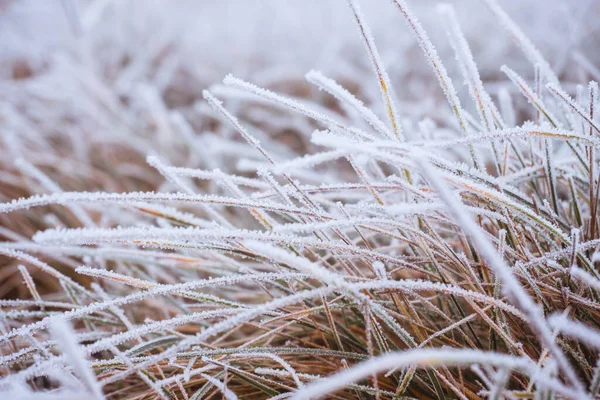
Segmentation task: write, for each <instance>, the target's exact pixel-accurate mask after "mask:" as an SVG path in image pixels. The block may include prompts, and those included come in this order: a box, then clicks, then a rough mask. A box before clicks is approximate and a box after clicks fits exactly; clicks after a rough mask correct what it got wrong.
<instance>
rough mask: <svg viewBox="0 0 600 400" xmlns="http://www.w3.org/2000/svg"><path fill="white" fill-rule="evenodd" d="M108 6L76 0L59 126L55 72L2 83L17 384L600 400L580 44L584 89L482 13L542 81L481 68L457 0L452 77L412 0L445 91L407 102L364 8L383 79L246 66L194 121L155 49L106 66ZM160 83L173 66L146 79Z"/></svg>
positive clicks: (6, 302)
mask: <svg viewBox="0 0 600 400" xmlns="http://www.w3.org/2000/svg"><path fill="white" fill-rule="evenodd" d="M101 3H103V2H96V3H92V5H90V8H88V9H86V12H85V13H84V15H83V17H82V19H81V20H80V19H79V16H78V13H77V7H76V4H75V3H72V2H68V1H66V2H64V7H65V11H66V12H67V16H68V20H69V21H70V23H71V24H72V25H73V29H74V31H73V33H74V34H75V35H77V37H79V38H80V42H79V48H78V49H79V50H77V51H78V53H76V58H75V60H76V61H74V60H73V59H71V58H69V56H67V55H63V56H57V57H56V60H55V62H56V63H57V65H58V66H59V67H56V68H59V69H60V71H61V72H60V73H59V75H60V74H63V75H60V76H61V77H62V78H61V79H63V80H64V81H65V82H71V81H72V80H75V81H77V85H75V86H78V89H77V90H76V91H75V92H74V93H76V94H77V96H80V97H81V98H79V97H78V98H74V99H72V100H73V101H72V103H71V105H72V107H73V111H72V112H71V113H66V114H64V115H63V114H60V113H55V114H53V108H54V107H56V103H57V102H58V100H57V99H58V98H60V97H61V96H62V95H63V94H62V93H55V94H51V93H50V92H51V91H52V87H51V86H50V85H49V81H48V80H47V79H48V77H47V76H44V75H43V74H42V73H40V75H35V74H33V71H30V72H31V73H32V74H33V76H29V77H25V78H23V79H24V81H25V82H19V80H17V79H16V78H15V77H11V78H10V79H8V80H6V81H3V82H2V84H3V85H4V86H2V87H1V88H0V89H2V90H4V91H6V93H8V95H7V98H8V99H9V101H6V102H2V103H1V104H0V105H1V107H0V116H1V117H2V121H3V122H4V123H5V128H6V130H5V132H6V133H5V135H4V136H3V137H2V138H1V139H0V140H1V143H3V144H4V145H5V146H4V148H2V149H0V150H1V155H2V159H0V163H1V164H0V165H2V171H1V173H0V196H1V198H2V202H1V203H0V236H2V239H3V240H2V241H1V242H0V257H2V259H1V260H2V265H3V268H2V270H1V272H0V276H2V278H4V279H3V283H2V284H1V285H0V297H1V298H0V316H1V318H0V328H1V330H0V371H1V372H0V373H1V377H0V393H3V394H5V395H6V396H17V397H18V398H30V397H33V396H40V395H41V394H42V393H43V394H44V395H47V396H48V398H82V397H90V398H94V399H103V398H106V399H150V398H152V399H155V398H156V399H184V400H191V399H196V400H197V399H211V398H225V399H262V398H264V399H287V398H289V399H312V398H321V397H326V398H334V399H349V398H350V399H370V398H375V399H401V398H419V399H425V398H431V399H446V398H458V399H478V398H489V399H502V398H507V399H514V398H524V399H562V398H574V399H588V398H589V399H592V398H597V397H598V396H600V393H599V392H600V358H599V353H598V349H599V348H600V322H599V321H600V271H599V270H598V262H600V251H598V250H597V249H598V248H599V246H600V226H599V221H598V205H599V204H598V201H599V197H600V182H599V175H598V174H599V171H600V168H598V162H599V158H598V154H599V152H598V151H597V148H599V147H600V139H599V137H598V135H600V128H599V127H600V121H599V120H598V113H597V111H596V109H597V103H598V84H597V83H596V82H595V81H589V82H587V81H586V80H587V79H588V78H589V77H592V78H593V77H595V76H596V75H598V74H597V71H596V70H597V68H596V67H595V66H594V65H593V63H591V62H590V61H589V60H588V59H587V58H586V56H585V54H584V53H583V52H580V51H578V52H576V54H575V56H574V62H575V63H576V64H578V65H579V67H578V68H580V69H581V74H579V75H580V78H581V80H580V81H578V82H575V84H573V83H574V82H573V81H572V78H568V79H567V78H564V77H563V74H561V73H560V71H553V69H552V67H551V64H550V63H549V62H548V61H546V60H545V59H544V57H543V55H542V52H541V51H540V50H538V49H537V48H536V47H535V45H534V44H533V41H532V40H530V39H528V38H527V37H526V36H525V35H524V34H523V32H522V31H521V30H520V28H519V27H518V25H517V24H516V23H515V22H514V21H512V20H511V18H510V16H509V14H508V13H507V12H506V11H504V10H503V9H502V8H501V7H500V5H499V4H498V3H497V2H496V1H495V0H485V1H484V3H486V4H487V6H488V8H489V9H490V10H491V13H490V14H489V15H488V18H489V20H490V23H493V22H496V21H497V22H498V23H499V26H501V27H503V28H505V30H506V32H507V33H506V35H507V36H506V37H507V38H509V39H510V40H514V42H515V44H516V45H517V47H518V48H519V49H520V50H521V51H522V52H523V56H524V58H525V59H526V60H527V61H528V62H529V63H530V65H529V69H530V70H531V71H533V74H532V76H533V79H530V77H528V76H526V75H524V74H523V73H521V74H519V73H518V72H516V71H518V70H521V69H522V63H519V64H518V68H512V67H513V65H512V64H513V60H518V56H515V55H514V54H513V55H512V58H508V59H501V60H500V62H499V63H498V65H497V66H496V70H495V71H494V72H493V73H490V71H489V70H486V71H481V70H480V69H478V67H477V64H476V58H477V57H478V53H477V52H476V51H472V50H471V47H470V43H469V41H470V40H471V39H473V37H472V36H470V35H469V34H468V33H467V30H466V29H464V28H463V25H462V24H461V22H462V21H461V18H460V17H459V14H458V13H456V12H455V10H454V9H453V7H452V6H450V5H447V4H444V5H440V6H439V7H438V8H437V10H438V13H437V15H438V16H439V18H441V21H440V22H441V25H443V26H444V27H445V32H446V34H447V39H448V42H449V43H450V44H451V48H452V50H453V51H454V52H455V55H456V64H457V66H454V65H453V63H447V64H448V65H447V66H446V65H445V63H444V62H443V57H442V56H440V54H441V52H440V54H438V50H437V49H436V47H435V46H434V41H433V40H432V39H431V38H430V35H429V34H428V33H427V31H426V30H425V28H424V26H423V25H421V23H420V22H419V21H418V19H417V17H416V15H417V13H416V12H413V11H412V9H411V7H410V5H409V4H407V2H406V1H404V0H393V1H392V6H393V10H394V11H396V16H397V18H398V20H401V19H403V20H404V21H405V22H406V23H407V27H408V29H409V31H410V32H411V33H412V35H413V38H414V39H415V42H416V45H417V46H418V48H420V50H421V51H422V53H423V56H422V57H423V60H421V61H424V62H426V63H428V64H429V66H430V67H431V70H430V71H429V75H427V76H428V81H431V82H435V83H436V84H438V86H439V88H438V89H436V90H435V91H433V90H432V91H431V92H427V91H422V92H420V93H421V95H422V96H424V97H426V99H427V101H429V102H430V105H429V106H428V105H427V101H419V102H417V101H415V103H414V104H411V102H410V101H409V100H407V99H406V98H405V97H403V96H399V95H398V93H397V92H395V91H394V88H395V89H396V90H399V91H402V87H401V85H399V84H398V82H395V79H394V77H395V76H396V75H394V73H392V72H390V71H392V70H393V69H392V68H390V67H391V65H385V64H386V58H385V57H382V55H380V51H381V50H382V49H384V46H376V44H375V43H376V40H375V37H376V36H377V35H375V34H374V33H372V30H371V28H370V24H369V17H367V15H368V14H363V12H362V11H361V7H360V4H359V1H358V0H348V8H349V14H348V15H349V16H350V20H351V21H352V22H353V23H355V24H356V26H357V27H358V32H359V35H357V37H356V41H357V42H358V43H360V42H361V41H362V44H363V45H364V47H365V48H366V54H363V57H364V59H365V60H367V61H365V64H369V65H370V66H371V67H372V69H373V72H374V74H375V78H376V79H375V85H373V87H371V86H369V85H367V83H369V84H370V83H372V82H371V81H369V79H367V78H368V77H370V78H372V77H373V76H372V75H373V72H371V71H368V70H363V69H360V68H358V67H356V68H354V69H351V70H352V71H353V72H354V73H355V74H356V75H355V76H353V77H352V79H349V78H347V77H346V78H344V77H343V75H341V76H342V79H339V78H337V77H335V76H334V77H333V78H330V77H328V75H327V74H325V73H322V72H320V71H317V70H311V71H310V72H308V73H307V74H306V76H305V77H306V81H307V83H306V84H305V83H303V84H298V83H297V82H295V81H294V79H291V78H289V77H288V78H285V79H287V80H285V79H284V80H283V81H282V82H278V81H277V80H276V79H275V80H274V82H276V83H278V84H271V85H269V84H268V82H269V80H267V84H266V85H265V86H266V87H265V88H263V87H260V86H259V85H256V84H254V83H251V82H250V81H248V80H246V79H241V78H238V77H235V76H233V75H231V74H230V75H227V76H226V77H225V79H224V80H223V84H215V85H212V86H211V87H210V88H208V89H202V90H201V93H202V98H203V99H200V96H198V98H197V99H194V101H193V104H191V105H189V104H188V105H187V106H174V105H173V104H174V103H170V102H169V101H167V93H170V94H171V95H172V94H173V92H177V93H180V92H183V88H182V87H177V88H175V87H174V86H169V85H170V84H171V83H172V82H171V80H175V76H178V77H180V75H178V74H177V73H176V72H175V71H176V70H177V65H179V63H180V60H178V59H176V58H173V57H172V56H169V55H164V54H162V53H161V54H162V55H161V56H157V58H156V59H152V58H151V57H149V56H148V55H149V54H153V53H152V51H150V50H148V51H147V52H146V53H144V54H145V56H140V57H139V58H135V59H134V60H129V61H123V62H124V63H125V64H126V65H127V66H121V67H123V71H121V72H120V75H119V76H118V77H117V78H116V79H114V80H112V81H111V80H110V79H108V78H106V77H105V76H104V77H103V75H102V73H100V74H99V73H98V71H95V72H94V70H93V69H89V64H87V63H88V62H89V61H90V60H92V58H91V57H92V56H93V54H90V53H89V52H87V51H86V50H89V48H88V47H86V42H85V38H86V35H90V33H89V32H90V29H91V25H90V24H92V25H93V23H94V21H96V19H95V18H96V17H97V16H98V15H100V14H102V12H103V10H104V8H103V7H112V6H109V5H103V4H101ZM115 7H117V6H115ZM122 7H125V6H122ZM113 11H114V10H113ZM355 33H356V32H355ZM479 34H480V35H482V36H483V37H484V39H485V40H486V41H487V42H489V41H494V40H503V39H497V38H496V37H494V35H493V34H491V33H490V32H487V31H486V32H479ZM431 37H433V35H432V36H431ZM88 44H89V43H88ZM557 46H558V44H557ZM157 48H161V49H163V48H162V47H160V46H158V45H157ZM166 48H168V46H166V47H165V48H164V49H166ZM165 51H166V50H165ZM158 53H160V52H158ZM165 54H169V53H168V51H166V53H165ZM382 54H383V53H382ZM352 55H354V54H352ZM413 57H414V55H413ZM407 62H409V63H410V62H412V61H410V60H409V61H407ZM517 62H518V61H514V63H517ZM415 63H416V61H415ZM156 65H158V67H157V66H156ZM386 67H387V68H386ZM455 67H458V68H455ZM454 69H456V70H457V71H459V73H458V75H459V79H463V80H464V82H465V86H466V90H465V91H464V93H467V95H465V96H463V94H464V93H463V92H462V91H461V88H460V87H457V86H455V83H454V82H455V81H456V78H455V79H454V80H453V78H452V74H453V72H452V71H453V70H454ZM140 70H144V71H146V70H151V71H153V74H154V75H153V76H152V77H151V78H150V77H149V78H148V82H144V83H137V84H134V83H135V82H133V81H132V80H131V78H130V76H131V75H135V74H136V73H137V72H136V71H138V72H139V71H140ZM448 71H450V72H448ZM500 71H501V72H502V73H504V74H505V75H506V76H505V77H504V75H501V74H500V73H499V72H500ZM66 72H68V73H69V74H71V75H69V76H70V78H69V79H66V80H65V78H64V74H65V73H66ZM55 73H56V72H55ZM179 73H181V71H179ZM183 75H184V76H185V74H183ZM486 76H495V77H497V79H498V80H497V81H496V82H494V83H493V84H491V83H489V82H488V81H487V80H486ZM498 77H500V78H498ZM334 78H336V79H334ZM250 80H252V79H250ZM50 81H52V80H50ZM365 82H367V83H365ZM392 83H393V84H394V88H393V87H392ZM399 83H405V84H409V83H411V80H410V78H409V79H408V81H402V82H399ZM309 84H312V85H314V87H315V89H318V90H319V91H321V90H322V91H323V92H324V93H320V92H319V91H317V90H314V89H311V88H310V86H309ZM348 84H349V87H348V88H346V87H345V86H347V85H348ZM6 88H8V89H6ZM78 90H79V91H78ZM281 92H283V93H281ZM378 92H379V94H380V96H378V95H377V93H378ZM373 93H375V95H373ZM180 94H181V93H180ZM68 95H69V94H68V93H66V94H65V96H66V97H68ZM53 96H54V97H53ZM379 97H380V98H379ZM461 98H462V99H461ZM444 99H445V101H446V102H447V104H446V103H444ZM24 100H26V101H24ZM63 100H64V99H63ZM400 100H402V101H400ZM431 104H435V107H431ZM51 116H52V118H50V117H51ZM9 160H10V161H9Z"/></svg>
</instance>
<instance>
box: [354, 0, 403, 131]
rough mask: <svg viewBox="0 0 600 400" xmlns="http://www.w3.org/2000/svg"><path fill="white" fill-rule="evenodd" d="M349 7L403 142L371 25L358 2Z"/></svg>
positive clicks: (388, 82) (386, 104) (387, 80)
mask: <svg viewBox="0 0 600 400" xmlns="http://www.w3.org/2000/svg"><path fill="white" fill-rule="evenodd" d="M348 5H349V6H350V9H351V10H352V13H353V14H354V18H355V19H356V23H357V24H358V29H359V30H360V34H361V36H362V38H363V42H364V45H365V48H366V49H367V53H369V57H370V58H371V65H372V67H373V69H374V70H375V74H376V75H377V79H378V81H379V89H380V91H381V97H382V98H383V103H384V104H385V106H386V108H387V113H388V116H389V118H390V123H391V124H392V131H393V132H394V134H395V135H396V137H397V138H398V139H400V140H403V139H404V135H403V133H402V125H400V121H399V120H398V110H397V109H396V104H395V102H394V99H393V93H391V90H392V86H391V83H390V78H389V77H388V75H387V72H386V71H385V68H384V66H383V63H382V62H381V58H380V57H379V52H378V51H377V46H375V40H374V39H373V34H372V33H371V28H369V25H368V24H367V23H366V21H365V18H364V17H363V15H362V11H361V10H360V6H359V5H358V2H357V0H348Z"/></svg>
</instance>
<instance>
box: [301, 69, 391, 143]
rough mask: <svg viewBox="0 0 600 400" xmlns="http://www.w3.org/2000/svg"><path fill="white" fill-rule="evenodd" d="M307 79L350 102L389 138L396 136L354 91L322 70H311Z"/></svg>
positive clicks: (340, 98)
mask: <svg viewBox="0 0 600 400" xmlns="http://www.w3.org/2000/svg"><path fill="white" fill-rule="evenodd" d="M384 73H385V71H384ZM386 77H387V76H386ZM306 79H307V80H308V81H309V82H311V83H313V84H315V85H317V86H318V87H319V88H321V89H323V90H326V91H327V92H328V93H329V94H331V95H332V96H334V97H335V98H336V99H338V100H339V101H341V102H344V103H346V104H349V105H350V106H351V107H352V108H354V109H355V110H356V111H358V113H359V114H360V115H361V116H362V117H363V118H364V119H365V121H367V122H368V123H369V124H370V125H371V126H372V127H373V128H375V129H376V130H377V131H378V132H379V133H381V134H382V135H384V136H386V137H387V138H389V139H393V138H394V135H393V133H392V132H390V130H389V129H388V127H387V126H385V124H384V123H383V122H382V121H381V120H380V119H379V117H377V115H375V113H374V112H373V111H371V110H370V109H369V108H367V107H365V105H364V104H363V102H362V101H360V100H359V99H357V98H356V97H355V96H354V95H353V94H352V93H350V92H348V91H347V90H346V89H344V88H343V87H342V86H340V85H339V84H338V83H337V82H336V81H334V80H333V79H330V78H327V77H326V76H324V75H323V74H322V73H321V72H319V71H315V70H311V71H309V72H308V73H307V74H306ZM387 79H389V78H387ZM382 90H383V89H382ZM384 100H385V99H384Z"/></svg>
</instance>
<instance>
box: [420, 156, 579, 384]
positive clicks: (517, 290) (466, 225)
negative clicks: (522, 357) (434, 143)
mask: <svg viewBox="0 0 600 400" xmlns="http://www.w3.org/2000/svg"><path fill="white" fill-rule="evenodd" d="M413 160H414V161H415V163H417V164H418V165H419V167H420V168H421V171H422V172H423V174H424V175H425V177H426V178H427V180H428V181H429V183H430V184H431V185H432V186H433V187H434V188H435V189H436V190H437V192H438V193H439V195H440V197H441V198H442V200H443V201H444V202H445V203H446V205H447V207H448V209H449V211H450V212H451V214H452V215H453V216H454V218H455V219H456V220H457V222H458V223H459V224H460V226H461V227H462V228H463V229H464V230H465V233H466V234H467V235H468V236H469V238H470V239H471V240H472V241H473V244H474V245H475V247H476V248H477V249H478V250H479V252H480V253H481V255H482V256H483V258H484V259H485V260H486V261H487V262H488V264H489V265H490V267H492V269H493V270H494V272H495V273H496V275H497V276H498V278H499V279H500V281H501V282H502V284H503V285H502V290H503V291H504V292H505V293H506V294H507V295H508V296H509V298H510V299H511V300H512V301H513V302H514V303H515V304H516V305H517V306H518V307H519V308H520V309H521V310H522V311H523V312H524V313H525V315H527V317H528V318H529V319H530V322H531V324H532V328H533V329H534V330H535V331H537V333H538V334H539V335H540V339H541V340H542V341H543V343H544V345H545V346H546V347H548V349H549V350H550V352H551V354H552V355H553V356H554V357H555V358H556V361H557V363H558V365H559V366H560V368H561V369H562V370H563V372H564V373H565V375H566V376H567V377H568V378H569V381H570V383H571V384H572V385H573V386H574V387H575V388H576V389H577V390H578V391H579V392H581V393H584V389H583V384H582V383H581V382H580V380H579V378H578V377H577V375H576V373H575V371H574V370H573V367H572V366H571V365H570V364H569V361H568V360H567V358H566V357H565V355H564V353H563V352H562V351H561V349H560V348H559V347H558V345H557V344H556V342H555V341H554V336H553V334H552V331H551V330H550V328H549V327H548V325H547V323H546V321H545V320H544V314H543V312H542V310H541V309H540V307H539V306H538V305H537V304H536V303H535V302H534V301H533V300H532V298H531V297H530V296H529V295H528V294H527V292H526V291H525V290H524V289H523V287H522V286H521V284H520V283H519V281H518V280H517V279H516V278H515V276H514V275H513V274H512V272H511V269H510V268H509V266H508V265H506V263H505V262H504V260H503V259H501V258H500V257H499V256H498V253H497V252H496V250H495V249H494V247H493V246H492V244H491V243H490V242H489V241H488V240H486V239H485V235H484V234H483V232H482V230H481V228H480V227H479V226H477V224H475V222H474V221H473V219H472V217H471V216H470V215H469V214H468V212H467V211H466V210H464V209H463V205H462V202H461V200H460V199H459V198H457V197H456V195H455V194H454V193H452V192H451V191H450V189H449V188H448V187H447V185H446V184H445V183H444V182H443V181H442V180H441V179H440V178H439V176H438V174H437V173H436V171H435V170H434V169H433V168H432V167H431V165H430V164H429V163H428V162H427V161H425V158H424V157H422V156H421V157H414V158H413Z"/></svg>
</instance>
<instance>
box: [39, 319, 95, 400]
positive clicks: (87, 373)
mask: <svg viewBox="0 0 600 400" xmlns="http://www.w3.org/2000/svg"><path fill="white" fill-rule="evenodd" d="M50 330H51V332H52V336H53V337H54V339H55V340H56V342H57V343H58V347H59V348H60V349H61V351H62V352H63V354H64V355H65V356H66V359H67V362H68V363H69V364H70V365H71V367H73V369H74V370H75V374H76V375H78V376H79V377H80V378H81V380H82V381H83V383H84V384H85V386H86V388H87V390H88V391H89V393H90V394H91V395H92V396H93V397H94V399H96V400H103V399H104V398H105V397H104V394H103V393H102V387H101V386H100V384H99V383H98V381H97V380H96V376H95V375H94V372H93V371H92V369H91V368H90V367H89V365H88V362H87V361H86V359H85V357H84V355H83V352H82V351H81V348H80V347H79V345H78V342H77V338H76V337H75V333H74V332H73V330H72V329H71V327H70V326H69V324H68V323H67V322H66V321H65V320H64V319H61V318H54V319H52V322H51V324H50Z"/></svg>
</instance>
